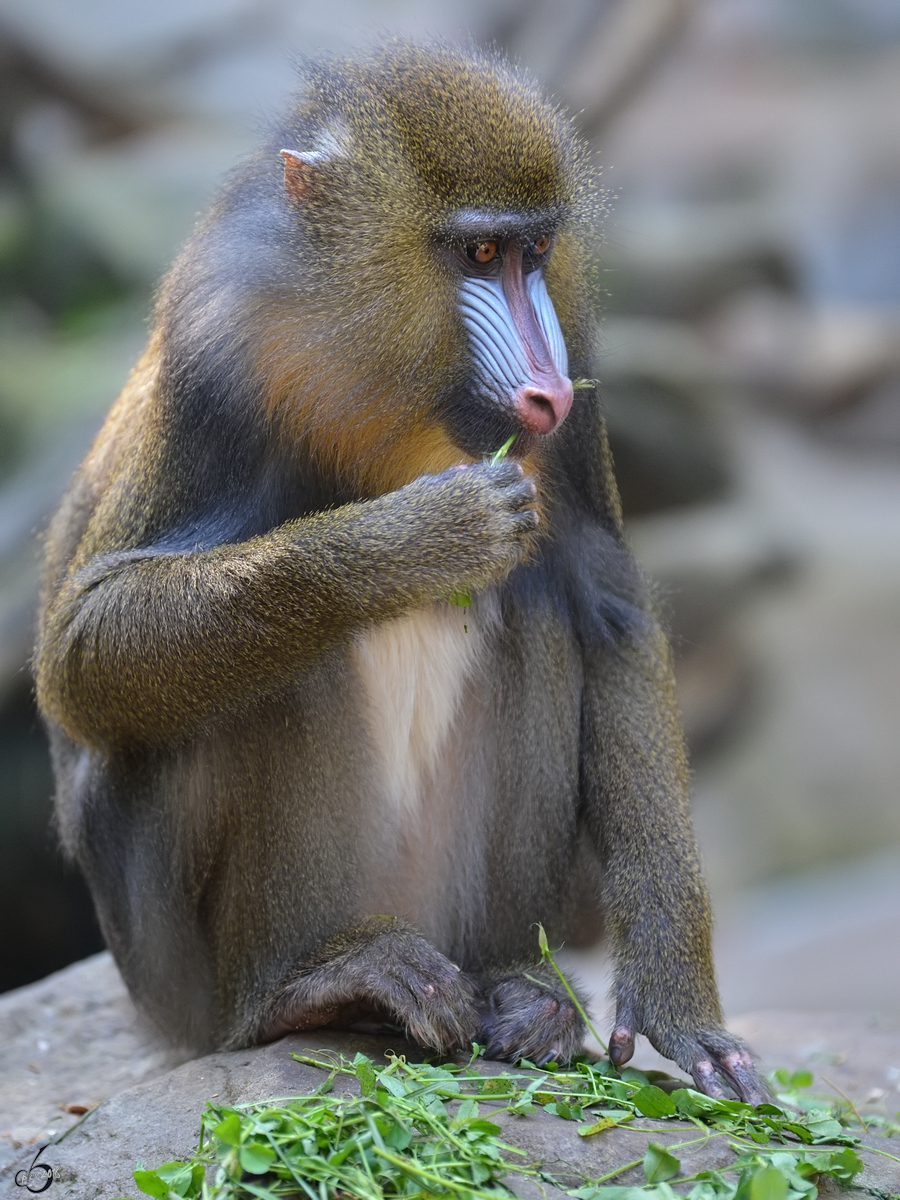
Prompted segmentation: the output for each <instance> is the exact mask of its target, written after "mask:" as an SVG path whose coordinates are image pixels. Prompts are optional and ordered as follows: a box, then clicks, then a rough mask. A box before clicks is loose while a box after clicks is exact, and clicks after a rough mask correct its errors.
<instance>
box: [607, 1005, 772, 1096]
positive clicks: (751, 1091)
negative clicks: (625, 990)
mask: <svg viewBox="0 0 900 1200" xmlns="http://www.w3.org/2000/svg"><path fill="white" fill-rule="evenodd" d="M634 1036H635V1022H634V1021H629V1020H628V1019H627V1017H626V1018H623V1014H622V1011H621V1009H620V1011H619V1017H618V1020H617V1021H616V1028H615V1030H614V1031H613V1035H612V1037H611V1038H610V1039H609V1057H610V1058H611V1059H612V1061H613V1062H614V1063H615V1065H616V1066H617V1067H623V1066H624V1065H625V1063H627V1062H628V1061H629V1059H630V1058H631V1056H632V1054H633V1053H634ZM647 1036H648V1037H649V1038H650V1041H651V1042H652V1044H653V1045H654V1046H655V1047H656V1049H657V1050H658V1051H659V1052H660V1054H664V1055H665V1056H666V1058H671V1059H672V1060H673V1061H674V1062H676V1063H678V1065H679V1067H681V1068H682V1070H684V1071H688V1072H689V1073H690V1075H691V1077H692V1079H693V1080H694V1084H695V1085H696V1087H697V1090H698V1091H700V1092H703V1093H704V1094H705V1095H707V1096H713V1097H717V1098H723V1097H725V1096H726V1094H727V1093H726V1091H725V1088H724V1087H723V1086H722V1085H723V1083H726V1084H727V1085H728V1086H729V1087H730V1088H731V1089H732V1091H733V1092H734V1094H735V1095H736V1096H737V1098H738V1099H739V1100H743V1101H744V1103H745V1104H754V1105H755V1104H765V1103H766V1102H767V1101H769V1100H771V1099H772V1097H771V1095H770V1093H769V1089H768V1088H767V1087H766V1085H765V1083H764V1082H763V1080H762V1079H761V1078H760V1076H759V1072H758V1071H757V1069H756V1064H755V1063H754V1061H753V1055H752V1054H751V1053H750V1051H749V1050H748V1049H747V1047H746V1046H745V1045H744V1043H743V1042H742V1041H741V1039H740V1038H738V1037H735V1036H734V1034H731V1033H728V1032H727V1031H726V1030H724V1029H697V1030H693V1031H692V1032H691V1033H685V1032H682V1031H679V1032H674V1033H673V1032H669V1033H666V1034H662V1035H659V1036H654V1035H653V1034H650V1033H648V1035H647Z"/></svg>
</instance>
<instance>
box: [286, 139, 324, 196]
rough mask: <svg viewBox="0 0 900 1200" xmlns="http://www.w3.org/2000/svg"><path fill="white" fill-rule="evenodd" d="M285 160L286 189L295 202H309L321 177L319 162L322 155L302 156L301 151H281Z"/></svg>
mask: <svg viewBox="0 0 900 1200" xmlns="http://www.w3.org/2000/svg"><path fill="white" fill-rule="evenodd" d="M278 153H279V154H280V155H281V157H282V158H283V159H284V188H285V191H286V192H288V194H289V195H291V196H293V198H294V199H295V200H307V199H308V198H309V194H310V192H311V191H312V188H313V185H314V184H315V182H316V180H317V178H318V177H319V176H320V175H321V171H320V170H319V167H318V165H317V161H316V160H319V159H321V158H322V155H321V154H318V153H316V152H315V151H313V152H312V153H307V154H302V153H301V152H300V151H299V150H279V152H278Z"/></svg>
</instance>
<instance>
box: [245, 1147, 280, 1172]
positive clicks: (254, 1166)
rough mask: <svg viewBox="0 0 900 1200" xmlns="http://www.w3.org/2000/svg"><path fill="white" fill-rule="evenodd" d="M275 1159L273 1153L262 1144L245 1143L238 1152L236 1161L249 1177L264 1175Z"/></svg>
mask: <svg viewBox="0 0 900 1200" xmlns="http://www.w3.org/2000/svg"><path fill="white" fill-rule="evenodd" d="M276 1157H277V1155H276V1154H275V1151H274V1150H273V1149H272V1148H271V1147H270V1146H267V1145H265V1143H264V1142H247V1143H246V1144H245V1145H243V1146H241V1148H240V1150H238V1161H239V1162H240V1164H241V1166H242V1167H243V1168H244V1170H245V1171H249V1172H250V1174H251V1175H265V1173H266V1171H268V1169H269V1167H271V1165H272V1163H273V1162H274V1161H275V1159H276Z"/></svg>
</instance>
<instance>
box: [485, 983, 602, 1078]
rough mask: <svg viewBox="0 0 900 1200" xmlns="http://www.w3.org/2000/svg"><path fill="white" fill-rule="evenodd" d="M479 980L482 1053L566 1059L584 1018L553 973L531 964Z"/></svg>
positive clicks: (512, 1058)
mask: <svg viewBox="0 0 900 1200" xmlns="http://www.w3.org/2000/svg"><path fill="white" fill-rule="evenodd" d="M481 982H482V993H483V999H482V1004H481V1037H480V1040H482V1041H484V1042H486V1049H485V1057H487V1058H498V1059H502V1060H504V1061H506V1062H517V1061H518V1060H519V1059H520V1058H527V1059H529V1061H531V1062H533V1063H536V1064H537V1065H538V1066H543V1065H544V1064H545V1063H548V1062H560V1063H562V1062H568V1061H569V1060H570V1059H571V1058H572V1057H573V1055H575V1054H577V1053H578V1052H579V1050H580V1049H581V1047H582V1043H583V1042H584V1035H585V1025H584V1021H583V1020H582V1018H581V1015H580V1014H579V1012H578V1009H577V1008H576V1006H575V1005H574V1004H573V1003H572V999H571V997H570V996H569V994H568V992H567V991H566V989H565V988H564V987H563V985H562V983H561V982H560V980H559V977H558V976H557V975H556V974H555V973H552V974H551V972H550V971H549V970H547V969H546V968H545V967H543V966H536V967H534V968H533V969H528V970H522V971H516V972H510V973H509V974H504V975H500V976H493V977H491V978H488V979H484V980H482V981H481ZM579 999H581V997H579Z"/></svg>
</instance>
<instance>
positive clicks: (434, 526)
mask: <svg viewBox="0 0 900 1200" xmlns="http://www.w3.org/2000/svg"><path fill="white" fill-rule="evenodd" d="M595 195H596V191H595V187H594V183H593V181H592V177H591V170H590V166H589V162H588V155H587V151H586V149H585V147H584V146H583V145H582V144H581V143H580V142H579V141H578V139H577V138H576V137H575V135H574V133H573V131H572V128H571V126H570V123H569V121H568V120H567V118H566V117H564V116H563V115H562V114H561V113H560V112H559V111H558V110H557V109H556V108H554V107H553V106H552V105H551V104H549V103H548V102H547V101H546V100H545V99H543V98H542V96H541V95H540V94H539V92H538V91H537V90H535V88H534V86H533V85H532V84H531V83H530V82H527V81H526V80H524V79H523V78H522V77H521V76H520V75H519V74H518V73H517V72H516V71H515V70H514V69H513V68H511V67H510V66H509V65H508V64H506V63H505V62H503V61H502V60H500V59H498V58H495V57H493V56H484V55H480V54H477V53H470V52H467V51H466V52H464V51H461V50H457V49H452V48H449V47H446V46H443V45H438V46H432V47H421V46H416V45H411V44H408V43H404V42H390V43H388V44H387V45H385V46H382V47H381V48H379V49H376V50H375V51H373V52H372V53H370V54H369V55H366V56H362V57H359V58H356V59H352V60H347V61H328V62H327V63H321V64H319V65H313V66H312V67H311V68H310V70H309V72H308V77H307V79H306V84H305V89H304V91H303V94H302V96H301V98H300V99H299V101H298V102H297V104H296V107H295V108H294V109H293V110H292V111H291V112H290V113H289V115H288V117H287V119H286V121H285V122H284V123H283V124H282V125H280V126H279V127H278V128H277V129H276V130H275V131H274V133H273V134H272V136H271V138H270V139H269V141H268V143H267V145H265V146H264V147H263V149H262V150H260V152H259V153H258V154H256V155H255V157H253V158H251V159H250V161H249V162H248V163H247V164H246V165H245V166H244V167H242V168H241V169H240V170H238V172H237V173H236V174H235V175H234V177H233V178H232V179H231V182H230V183H228V184H227V186H226V187H225V189H224V191H223V192H222V194H221V196H220V197H219V199H218V202H217V203H216V204H215V206H214V207H213V209H212V211H211V212H210V214H209V215H208V216H207V217H206V219H205V220H204V221H203V222H202V223H201V224H200V226H199V228H198V229H197V231H196V233H195V234H194V236H193V237H192V238H191V240H190V241H189V242H188V244H187V246H186V247H185V249H184V250H183V251H182V253H181V255H180V257H179V258H178V259H177V261H176V263H175V265H174V267H173V268H172V271H171V273H170V274H169V276H168V277H167V279H166V280H165V282H164V283H163V285H162V288H161V290H160V293H159V298H158V302H157V306H156V319H155V325H154V329H153V334H152V336H151V339H150V343H149V346H148V348H147V350H146V353H145V354H144V356H143V358H142V359H141V360H140V362H139V363H138V365H137V367H136V368H135V370H134V372H133V374H132V376H131V378H130V379H129V381H128V383H127V385H126V387H125V390H124V392H123V393H122V396H121V397H120V399H119V401H118V403H117V404H116V405H115V407H114V408H113V410H112V412H111V414H110V416H109V418H108V420H107V422H106V425H105V426H104V428H103V430H102V432H101V433H100V435H99V437H98V439H97V441H96V443H95V444H94V446H93V448H92V449H91V451H90V453H89V454H88V456H87V458H86V460H85V462H84V464H83V465H82V467H81V468H80V470H79V472H78V474H77V475H76V477H75V480H74V482H73V483H72V485H71V487H70V489H69V492H68V494H67V496H66V498H65V500H64V501H63V504H62V507H61V509H60V511H59V513H58V514H57V516H56V518H55V520H54V522H53V524H52V527H51V529H50V532H49V536H48V539H47V568H46V583H45V590H44V599H43V615H42V622H41V632H40V642H39V646H38V650H37V659H36V664H37V682H38V695H39V699H40V704H41V707H42V709H43V712H44V715H45V717H46V720H47V722H48V725H49V728H50V733H51V738H52V743H53V756H54V762H55V769H56V777H57V784H58V798H57V804H58V819H59V828H60V831H61V834H62V839H63V842H64V845H65V847H66V848H67V850H68V851H69V852H70V853H71V854H72V855H73V856H74V858H75V859H76V860H77V861H78V862H79V863H80V865H81V867H82V869H83V871H84V872H85V875H86V876H87V879H88V882H89V884H90V887H91V890H92V892H93V895H94V899H95V902H96V905H97V910H98V913H99V916H100V922H101V925H102V928H103V932H104V935H105V937H106V939H107V941H108V943H109V946H110V947H111V949H112V951H113V953H114V955H115V957H116V961H117V962H118V964H119V966H120V968H121V971H122V974H123V976H124V978H125V980H126V982H127V984H128V986H129V988H130V990H131V992H132V994H133V996H134V998H135V1000H136V1001H137V1002H138V1003H139V1004H140V1005H141V1006H142V1007H143V1008H144V1009H145V1011H146V1012H148V1013H149V1014H150V1015H151V1016H152V1017H153V1018H155V1020H156V1021H157V1022H158V1023H159V1024H160V1025H161V1026H162V1027H163V1028H164V1029H165V1030H166V1031H167V1032H168V1033H169V1034H170V1035H171V1036H172V1037H173V1038H177V1039H179V1040H182V1041H187V1042H189V1043H192V1044H193V1045H195V1046H196V1047H198V1048H202V1047H212V1046H224V1047H237V1046H244V1045H248V1044H250V1043H254V1042H259V1041H265V1040H267V1039H272V1038H276V1037H278V1036H280V1035H281V1034H283V1033H284V1032H286V1031H288V1030H292V1029H301V1030H302V1029H314V1028H317V1027H321V1026H324V1025H347V1024H350V1023H353V1022H355V1021H358V1020H361V1019H368V1020H371V1019H384V1020H389V1021H391V1022H395V1023H398V1024H400V1025H402V1026H403V1027H404V1028H405V1029H406V1030H407V1031H408V1032H409V1034H410V1035H411V1036H412V1037H413V1038H414V1039H415V1040H416V1041H417V1042H419V1043H420V1044H421V1045H422V1046H424V1047H428V1048H432V1049H434V1050H437V1051H441V1052H448V1051H452V1050H454V1049H456V1048H461V1047H464V1046H467V1045H468V1043H469V1042H470V1041H471V1040H472V1039H473V1038H477V1039H478V1040H479V1041H481V1042H484V1043H486V1045H487V1053H488V1055H489V1056H490V1057H493V1058H501V1059H512V1060H514V1059H517V1058H519V1057H520V1056H526V1057H528V1058H530V1059H532V1060H534V1061H537V1062H545V1061H547V1060H550V1059H565V1058H567V1057H569V1056H571V1055H572V1054H573V1053H574V1052H575V1051H576V1050H577V1049H578V1048H579V1046H580V1044H581V1040H582V1035H583V1032H584V1030H583V1025H582V1021H581V1019H580V1017H579V1015H578V1013H577V1011H576V1009H575V1007H574V1006H573V1004H572V1003H571V1001H570V999H569V997H568V995H567V994H566V992H565V991H564V989H563V988H562V987H561V986H560V984H559V981H558V979H557V978H556V976H554V975H553V974H551V973H550V972H549V971H548V970H546V969H544V968H542V967H541V965H539V963H537V962H536V961H535V960H536V958H538V957H539V956H538V954H537V932H536V923H537V922H542V923H543V925H544V926H545V928H546V929H547V932H548V935H549V937H550V939H551V941H554V942H558V941H562V940H564V939H568V940H569V941H572V940H574V939H575V938H576V937H577V936H578V934H579V932H580V931H582V930H583V929H584V927H585V925H586V924H591V923H592V920H593V917H594V916H595V915H596V914H597V913H598V912H602V915H603V921H604V923H605V928H606V932H607V935H608V937H609V939H610V942H611V946H612V951H613V953H614V955H615V962H616V984H615V995H616V1003H617V1015H616V1021H615V1029H614V1032H613V1034H612V1042H611V1054H612V1056H613V1058H614V1060H615V1061H616V1062H617V1063H620V1064H622V1063H625V1062H627V1061H628V1059H629V1057H630V1056H631V1053H632V1050H633V1046H634V1038H635V1035H636V1034H638V1033H644V1034H646V1035H647V1036H648V1037H649V1038H650V1040H651V1041H652V1043H653V1044H654V1045H655V1046H656V1047H657V1048H658V1049H659V1050H660V1051H661V1052H662V1053H663V1054H665V1055H667V1056H668V1057H670V1058H672V1059H674V1060H675V1061H676V1062H677V1063H679V1064H680V1066H681V1067H683V1068H685V1069H686V1070H688V1071H689V1072H691V1074H692V1075H693V1078H694V1080H695V1081H696V1083H697V1085H698V1087H700V1088H702V1089H703V1090H704V1091H706V1092H707V1093H709V1094H711V1095H721V1094H723V1087H724V1086H725V1085H726V1084H727V1085H729V1086H730V1087H731V1088H732V1089H733V1090H734V1091H735V1092H736V1093H737V1094H738V1095H739V1096H740V1097H742V1098H743V1099H746V1100H749V1101H753V1102H755V1101H759V1100H760V1099H762V1098H763V1096H764V1094H765V1089H764V1087H763V1085H762V1084H761V1082H760V1080H759V1078H758V1076H757V1073H756V1071H755V1069H754V1067H753V1064H752V1060H751V1058H750V1056H749V1054H748V1052H747V1050H746V1049H745V1048H744V1046H743V1045H742V1044H741V1043H740V1041H738V1039H736V1038H734V1037H732V1036H731V1035H730V1034H729V1033H727V1032H725V1031H724V1030H723V1028H722V1018H721V1011H720V1007H719V1000H718V996H717V991H716V983H715V978H714V973H713V966H712V961H711V957H710V916H709V906H708V901H707V896H706V891H705V888H704V884H703V881H702V879H701V876H700V872H699V869H698V863H697V851H696V846H695V842H694V837H693V833H692V830H691V824H690V817H689V811H688V796H687V769H686V766H685V758H684V750H683V747H682V738H681V733H680V731H679V725H678V718H677V715H676V711H675V702H674V699H673V689H672V670H671V664H670V659H669V653H668V649H667V646H666V643H665V640H664V638H663V636H662V634H661V632H660V630H659V628H658V626H657V624H656V621H655V619H654V617H653V614H652V611H651V605H650V602H649V600H648V596H647V590H646V586H645V584H644V581H643V579H642V577H641V575H640V573H639V571H638V569H637V567H636V566H635V564H634V562H633V560H632V558H631V555H630V553H629V551H628V549H627V547H626V545H625V542H624V540H623V535H622V526H621V521H620V514H619V505H618V499H617V494H616V487H615V483H614V481H613V476H612V471H611V465H610V458H609V453H608V450H607V444H606V435H605V432H604V426H603V418H602V416H601V412H600V406H599V403H598V400H597V396H596V395H595V393H594V391H593V390H592V389H591V388H585V389H581V388H580V389H578V391H576V392H575V393H574V394H573V388H572V383H571V379H573V378H577V377H580V376H585V377H586V376H590V375H592V374H593V369H594V368H593V363H592V358H591V346H592V342H593V317H592V314H591V312H590V310H589V305H588V286H587V282H586V277H587V272H588V258H589V250H588V242H589V236H590V227H591V224H592V220H593V209H594V208H595V207H596V206H595ZM513 435H515V441H514V443H513V446H512V449H511V451H510V454H509V457H508V458H507V459H505V460H504V461H498V462H492V461H491V455H492V454H493V452H495V451H496V450H497V449H498V448H499V447H500V446H502V445H503V444H504V443H505V442H506V441H507V440H508V439H509V438H511V437H512V436H513ZM461 591H466V592H470V593H471V596H472V601H471V605H470V606H469V607H461V606H460V605H459V604H453V603H450V598H451V597H454V596H455V595H456V594H457V593H459V592H461ZM457 598H458V597H457ZM593 923H594V924H596V922H595V921H594V922H593Z"/></svg>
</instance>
